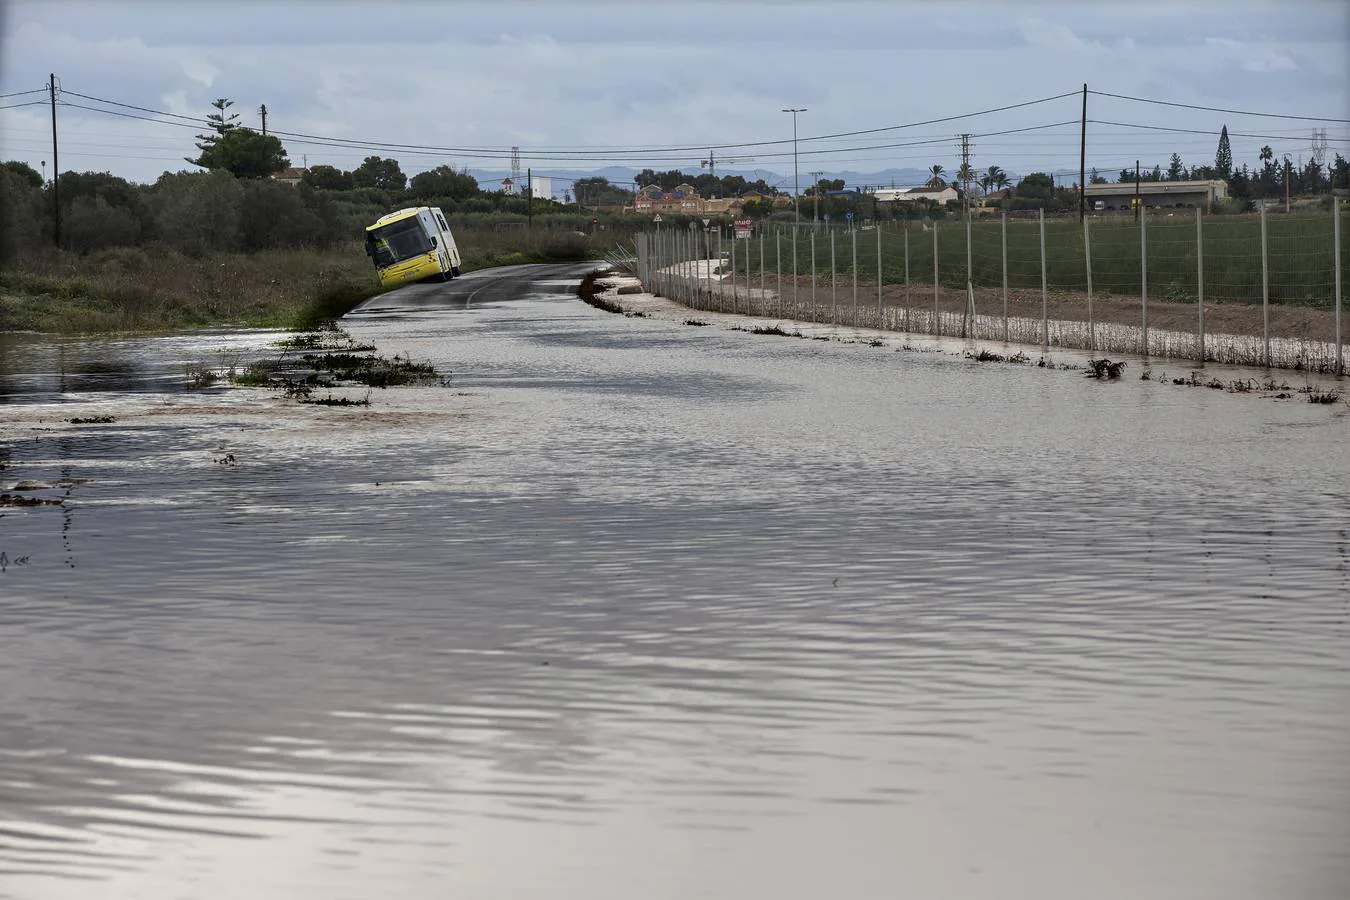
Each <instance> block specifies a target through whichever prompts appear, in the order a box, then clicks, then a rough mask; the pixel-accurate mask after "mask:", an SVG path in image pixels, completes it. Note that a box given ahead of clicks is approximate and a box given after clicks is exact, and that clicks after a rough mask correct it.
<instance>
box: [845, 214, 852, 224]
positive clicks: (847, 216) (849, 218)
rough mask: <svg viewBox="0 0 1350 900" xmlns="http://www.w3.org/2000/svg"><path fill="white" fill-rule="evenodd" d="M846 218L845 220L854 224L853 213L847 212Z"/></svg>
mask: <svg viewBox="0 0 1350 900" xmlns="http://www.w3.org/2000/svg"><path fill="white" fill-rule="evenodd" d="M844 218H845V219H848V220H849V221H850V222H852V221H853V213H851V212H846V213H844Z"/></svg>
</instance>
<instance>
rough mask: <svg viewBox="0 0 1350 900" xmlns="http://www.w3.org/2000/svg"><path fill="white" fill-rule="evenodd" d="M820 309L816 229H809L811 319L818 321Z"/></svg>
mask: <svg viewBox="0 0 1350 900" xmlns="http://www.w3.org/2000/svg"><path fill="white" fill-rule="evenodd" d="M819 315H820V309H819V307H817V306H816V231H815V229H814V228H813V229H811V321H812V322H818V321H820V319H819V318H818V317H819Z"/></svg>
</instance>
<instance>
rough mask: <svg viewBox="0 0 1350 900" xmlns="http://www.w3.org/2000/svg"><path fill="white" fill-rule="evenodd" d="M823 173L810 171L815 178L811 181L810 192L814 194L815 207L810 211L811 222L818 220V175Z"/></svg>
mask: <svg viewBox="0 0 1350 900" xmlns="http://www.w3.org/2000/svg"><path fill="white" fill-rule="evenodd" d="M824 174H825V173H824V172H812V173H811V177H812V178H813V179H815V180H814V181H812V182H811V194H812V195H813V196H814V198H815V201H816V204H815V208H814V209H813V210H812V211H811V221H812V223H815V222H819V221H820V176H822V175H824Z"/></svg>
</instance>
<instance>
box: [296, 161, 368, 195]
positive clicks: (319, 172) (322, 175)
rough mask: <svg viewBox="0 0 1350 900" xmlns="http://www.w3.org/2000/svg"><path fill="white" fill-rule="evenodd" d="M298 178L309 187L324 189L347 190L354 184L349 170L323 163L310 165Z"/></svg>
mask: <svg viewBox="0 0 1350 900" xmlns="http://www.w3.org/2000/svg"><path fill="white" fill-rule="evenodd" d="M300 180H301V181H302V182H304V183H305V184H307V185H309V186H310V187H313V188H319V189H321V190H325V191H349V190H351V189H352V188H353V187H354V186H355V185H354V184H353V183H352V173H351V172H344V171H342V170H341V169H338V168H336V167H334V166H325V165H317V166H310V167H309V168H308V169H306V170H305V173H304V174H303V175H301V176H300Z"/></svg>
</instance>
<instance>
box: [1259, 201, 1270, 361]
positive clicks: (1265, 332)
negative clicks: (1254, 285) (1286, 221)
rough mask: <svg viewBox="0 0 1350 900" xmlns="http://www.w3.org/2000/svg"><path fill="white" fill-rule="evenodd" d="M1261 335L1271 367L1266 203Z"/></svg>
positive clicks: (1263, 235)
mask: <svg viewBox="0 0 1350 900" xmlns="http://www.w3.org/2000/svg"><path fill="white" fill-rule="evenodd" d="M1261 337H1262V341H1263V342H1264V343H1265V348H1266V351H1265V359H1266V368H1270V257H1269V256H1268V255H1267V253H1266V205H1265V203H1262V204H1261Z"/></svg>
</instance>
